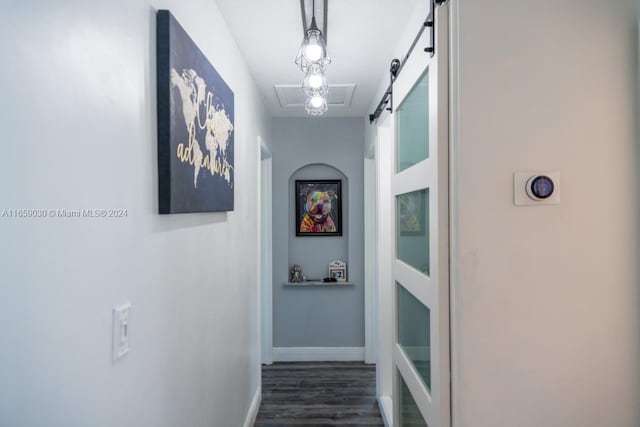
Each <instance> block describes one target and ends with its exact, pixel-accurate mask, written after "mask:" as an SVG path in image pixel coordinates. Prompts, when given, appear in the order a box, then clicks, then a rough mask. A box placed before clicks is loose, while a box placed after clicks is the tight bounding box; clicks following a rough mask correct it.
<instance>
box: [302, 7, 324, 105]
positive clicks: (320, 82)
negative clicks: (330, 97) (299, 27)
mask: <svg viewBox="0 0 640 427" xmlns="http://www.w3.org/2000/svg"><path fill="white" fill-rule="evenodd" d="M322 1H323V2H324V17H325V22H323V25H324V28H325V30H326V28H327V27H326V24H327V23H326V7H327V0H322ZM300 4H301V7H302V15H303V27H304V26H306V16H307V14H306V13H305V1H304V0H302V1H301V3H300ZM311 7H312V11H311V25H310V26H309V28H308V29H306V31H305V32H304V38H303V39H302V44H301V45H300V50H298V55H297V56H296V61H295V62H296V65H298V67H300V69H301V70H302V71H303V72H304V73H305V77H304V81H303V82H302V89H303V90H304V93H305V95H307V100H306V102H305V104H304V108H305V110H306V111H307V113H308V114H309V115H312V116H320V115H322V114H324V113H325V112H326V111H327V108H328V105H327V99H326V98H325V96H326V95H327V94H328V93H329V85H328V84H327V78H326V77H325V75H324V72H325V70H326V69H327V67H328V66H329V64H330V63H331V58H329V54H328V53H327V42H326V40H325V38H324V35H323V34H322V31H320V29H319V28H318V25H317V24H316V2H315V0H312V3H311Z"/></svg>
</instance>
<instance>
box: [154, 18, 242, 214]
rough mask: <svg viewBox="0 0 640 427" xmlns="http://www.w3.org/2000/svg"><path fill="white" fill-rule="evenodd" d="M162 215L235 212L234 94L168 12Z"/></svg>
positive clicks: (163, 48)
mask: <svg viewBox="0 0 640 427" xmlns="http://www.w3.org/2000/svg"><path fill="white" fill-rule="evenodd" d="M156 22H157V30H156V31H157V85H158V87H157V91H158V176H159V180H158V183H159V210H160V213H161V214H169V213H185V212H218V211H232V210H233V201H234V199H233V190H234V167H233V154H234V153H233V148H234V147H233V140H234V110H233V108H234V105H233V92H232V91H231V89H230V88H229V86H227V84H226V83H225V81H224V80H223V79H222V77H221V76H220V74H218V72H217V71H216V69H215V68H214V67H213V65H211V63H210V62H209V61H208V60H207V58H206V57H205V56H204V54H203V53H202V52H201V51H200V49H199V48H198V47H197V46H196V45H195V43H194V42H193V40H191V38H190V37H189V36H188V35H187V33H186V32H185V30H184V29H183V28H182V27H181V26H180V24H179V23H178V22H177V21H176V19H175V18H174V17H173V15H171V13H170V12H169V11H168V10H159V11H158V13H157V19H156Z"/></svg>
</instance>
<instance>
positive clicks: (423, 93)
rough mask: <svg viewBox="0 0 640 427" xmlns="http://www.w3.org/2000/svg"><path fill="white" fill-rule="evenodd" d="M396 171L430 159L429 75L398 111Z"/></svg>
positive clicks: (426, 74)
mask: <svg viewBox="0 0 640 427" xmlns="http://www.w3.org/2000/svg"><path fill="white" fill-rule="evenodd" d="M396 120H397V122H396V129H397V135H396V141H397V156H396V158H397V159H398V160H397V165H396V171H397V172H402V171H403V170H405V169H407V168H410V167H411V166H413V165H415V164H416V163H419V162H421V161H423V160H425V159H427V158H428V157H429V73H428V72H425V73H424V75H423V76H422V77H421V78H420V80H418V83H417V84H416V85H415V86H414V87H413V89H411V92H409V94H408V95H407V97H406V98H405V99H404V101H403V102H402V105H400V107H398V109H397V110H396Z"/></svg>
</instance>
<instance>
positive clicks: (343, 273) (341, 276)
mask: <svg viewBox="0 0 640 427" xmlns="http://www.w3.org/2000/svg"><path fill="white" fill-rule="evenodd" d="M329 277H331V278H332V279H336V280H337V281H338V282H346V281H347V263H346V262H344V261H340V260H337V259H336V260H334V261H331V262H330V263H329Z"/></svg>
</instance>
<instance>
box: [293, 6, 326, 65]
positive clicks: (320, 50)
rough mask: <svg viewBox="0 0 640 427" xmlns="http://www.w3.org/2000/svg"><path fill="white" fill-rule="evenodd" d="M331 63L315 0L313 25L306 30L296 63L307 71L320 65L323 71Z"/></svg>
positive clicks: (312, 17)
mask: <svg viewBox="0 0 640 427" xmlns="http://www.w3.org/2000/svg"><path fill="white" fill-rule="evenodd" d="M329 64H331V58H329V54H328V53H327V43H326V41H325V39H324V36H323V35H322V31H320V29H319V28H318V25H317V24H316V14H315V0H314V1H313V11H312V16H311V26H310V27H309V29H308V30H307V31H306V32H305V35H304V38H303V39H302V44H301V45H300V50H298V55H297V56H296V65H298V67H300V69H301V70H302V71H304V72H305V73H306V72H308V71H309V70H310V69H311V68H312V67H319V68H320V70H321V71H324V70H326V69H327V67H328V66H329Z"/></svg>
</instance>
